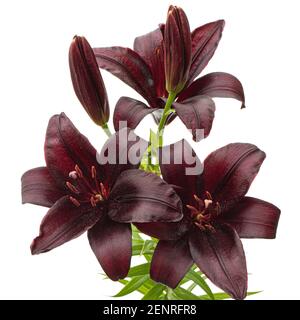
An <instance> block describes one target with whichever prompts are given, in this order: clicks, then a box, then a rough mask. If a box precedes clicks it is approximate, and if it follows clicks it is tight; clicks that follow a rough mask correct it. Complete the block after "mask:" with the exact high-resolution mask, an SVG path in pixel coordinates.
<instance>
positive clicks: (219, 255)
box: [137, 142, 280, 299]
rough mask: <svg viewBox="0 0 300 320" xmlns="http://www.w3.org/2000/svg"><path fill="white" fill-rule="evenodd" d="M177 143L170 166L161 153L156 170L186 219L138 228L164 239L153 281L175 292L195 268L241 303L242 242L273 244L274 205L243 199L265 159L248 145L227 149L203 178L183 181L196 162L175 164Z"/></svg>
mask: <svg viewBox="0 0 300 320" xmlns="http://www.w3.org/2000/svg"><path fill="white" fill-rule="evenodd" d="M181 143H182V142H178V143H177V146H176V144H175V145H172V146H171V162H169V163H170V164H163V161H162V159H163V157H164V153H162V157H161V167H160V168H161V172H162V175H163V178H164V180H165V181H166V182H168V183H170V184H174V185H177V189H176V190H177V193H178V194H179V196H180V198H181V200H182V202H183V205H184V218H183V219H182V220H181V221H179V222H175V223H169V224H165V223H150V224H137V227H138V228H139V229H140V230H141V231H143V232H144V233H146V234H149V235H152V236H154V237H157V238H159V239H162V240H160V241H159V243H158V245H157V247H156V250H155V252H154V255H153V259H152V263H151V270H150V274H151V277H152V279H153V280H155V281H157V282H161V283H163V284H166V285H168V286H169V287H171V288H175V287H176V286H177V285H178V283H179V282H180V280H181V279H182V278H183V277H184V276H185V274H186V272H187V271H188V270H189V269H190V267H191V266H192V265H193V263H195V264H196V265H197V266H198V267H199V269H200V270H201V271H202V272H203V273H204V274H205V275H206V276H207V278H208V279H210V280H211V281H212V282H213V283H214V284H215V285H217V286H218V287H220V288H221V289H222V290H224V291H225V292H227V293H228V294H230V295H231V296H232V297H233V298H235V299H244V298H245V296H246V292H247V267H246V259H245V254H244V250H243V245H242V242H241V240H240V238H266V239H273V238H275V236H276V229H277V224H278V219H279V215H280V210H279V209H278V208H277V207H275V206H274V205H273V204H271V203H268V202H266V201H263V200H260V199H256V198H253V197H248V196H246V193H247V191H248V189H249V187H250V185H251V183H252V181H253V179H254V178H255V176H256V174H257V173H258V171H259V168H260V166H261V164H262V162H263V161H264V159H265V153H264V152H263V151H261V150H260V149H258V148H257V147H256V146H255V145H252V144H247V143H233V144H229V145H227V146H225V147H223V148H220V149H218V150H216V151H214V152H213V153H211V154H210V155H209V156H208V157H207V158H206V159H205V161H204V168H203V173H202V174H200V175H186V171H185V170H186V168H188V167H193V166H194V164H195V163H197V162H196V161H195V163H194V164H193V163H192V164H187V163H186V162H184V163H183V165H179V164H176V163H178V161H177V162H176V161H174V160H175V159H176V158H178V153H177V154H176V152H175V151H174V150H178V148H177V147H178V145H179V144H181ZM164 148H166V147H164ZM164 148H163V149H164ZM181 150H182V154H183V155H184V154H185V153H188V154H190V152H192V149H191V147H190V146H189V145H188V144H187V142H184V145H183V148H182V149H181ZM163 151H164V150H163ZM197 161H198V162H199V159H197Z"/></svg>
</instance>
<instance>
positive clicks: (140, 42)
mask: <svg viewBox="0 0 300 320" xmlns="http://www.w3.org/2000/svg"><path fill="white" fill-rule="evenodd" d="M133 48H134V51H135V52H137V53H138V54H139V55H140V56H141V57H142V58H143V59H144V60H145V62H146V63H147V64H148V66H149V68H150V70H151V72H152V75H153V78H154V82H155V87H156V95H157V96H158V97H163V96H167V91H166V89H165V85H166V80H165V70H164V47H163V35H162V31H161V29H160V28H157V29H155V30H154V31H152V32H149V33H147V34H145V35H143V36H140V37H137V38H135V40H134V45H133Z"/></svg>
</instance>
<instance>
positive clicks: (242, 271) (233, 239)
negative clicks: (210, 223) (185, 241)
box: [189, 225, 247, 299]
mask: <svg viewBox="0 0 300 320" xmlns="http://www.w3.org/2000/svg"><path fill="white" fill-rule="evenodd" d="M189 245H190V250H191V255H192V257H193V259H194V261H195V263H196V264H197V266H198V267H199V268H200V270H201V271H202V272H203V273H204V274H205V275H206V276H207V277H208V278H209V279H210V280H211V281H212V282H213V283H214V284H215V285H217V286H218V287H220V288H221V289H222V290H224V291H225V292H227V293H228V294H230V295H231V296H232V297H233V298H234V299H244V298H245V297H246V294H247V266H246V259H245V254H244V250H243V245H242V242H241V240H240V238H239V236H238V234H237V233H236V232H235V231H234V229H232V228H231V227H230V226H228V225H220V226H218V227H216V230H215V232H210V231H209V232H202V231H200V230H199V229H196V228H195V229H194V230H193V232H192V233H191V235H190V238H189Z"/></svg>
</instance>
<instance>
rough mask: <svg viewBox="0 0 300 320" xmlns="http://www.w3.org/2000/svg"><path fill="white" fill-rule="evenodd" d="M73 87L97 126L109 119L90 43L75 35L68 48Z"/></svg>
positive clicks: (107, 105)
mask: <svg viewBox="0 0 300 320" xmlns="http://www.w3.org/2000/svg"><path fill="white" fill-rule="evenodd" d="M69 65H70V72H71V78H72V83H73V87H74V90H75V93H76V95H77V97H78V99H79V101H80V102H81V104H82V106H83V107H84V109H85V110H86V112H87V113H88V115H89V116H90V117H91V119H92V120H93V121H94V122H95V123H96V124H97V125H99V126H105V125H106V123H107V121H108V120H109V104H108V98H107V93H106V89H105V85H104V82H103V79H102V76H101V73H100V70H99V67H98V65H97V61H96V58H95V55H94V52H93V49H92V48H91V46H90V44H89V43H88V41H87V40H86V39H85V38H84V37H78V36H75V37H74V38H73V41H72V43H71V46H70V50H69Z"/></svg>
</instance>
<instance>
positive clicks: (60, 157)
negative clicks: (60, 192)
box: [45, 113, 101, 187]
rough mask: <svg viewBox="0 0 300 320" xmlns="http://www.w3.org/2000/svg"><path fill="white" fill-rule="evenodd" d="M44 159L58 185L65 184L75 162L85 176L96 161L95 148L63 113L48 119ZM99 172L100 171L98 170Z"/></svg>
mask: <svg viewBox="0 0 300 320" xmlns="http://www.w3.org/2000/svg"><path fill="white" fill-rule="evenodd" d="M45 159H46V163H47V167H48V169H49V172H50V174H51V175H52V176H53V178H54V179H55V181H56V183H57V184H58V185H61V186H62V187H64V186H65V181H66V178H67V177H68V175H69V172H70V171H73V170H74V167H75V165H76V164H77V165H78V166H79V167H80V168H81V170H82V171H83V173H84V174H85V175H86V176H89V175H90V170H91V167H92V166H93V165H95V163H96V150H95V149H94V147H93V146H92V145H91V144H90V142H89V141H88V139H87V138H86V137H85V136H84V135H82V134H81V133H80V132H79V131H78V130H77V129H76V128H75V126H74V125H73V123H72V122H71V120H70V119H69V118H68V117H67V116H66V115H65V114H64V113H61V114H60V115H55V116H53V117H52V118H51V119H50V120H49V124H48V128H47V132H46V140H45ZM98 173H99V174H101V173H100V172H98Z"/></svg>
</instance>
